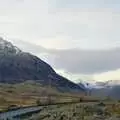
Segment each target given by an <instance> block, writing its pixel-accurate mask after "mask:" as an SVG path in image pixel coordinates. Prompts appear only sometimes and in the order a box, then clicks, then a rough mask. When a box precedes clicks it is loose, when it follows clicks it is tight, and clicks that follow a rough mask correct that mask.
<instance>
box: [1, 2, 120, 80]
mask: <svg viewBox="0 0 120 120" xmlns="http://www.w3.org/2000/svg"><path fill="white" fill-rule="evenodd" d="M119 32H120V0H84V1H83V0H0V36H2V37H4V38H5V39H8V40H10V41H12V42H13V43H14V44H16V45H17V46H19V47H20V48H21V49H23V50H25V51H28V52H31V53H34V54H36V55H37V56H39V57H40V58H42V59H43V60H45V61H46V62H48V63H49V64H51V65H52V66H53V67H54V69H56V71H58V72H59V73H61V74H62V75H64V76H67V77H69V78H70V79H72V80H76V79H86V80H101V81H106V80H111V79H119V80H120V63H119V61H120V35H119Z"/></svg>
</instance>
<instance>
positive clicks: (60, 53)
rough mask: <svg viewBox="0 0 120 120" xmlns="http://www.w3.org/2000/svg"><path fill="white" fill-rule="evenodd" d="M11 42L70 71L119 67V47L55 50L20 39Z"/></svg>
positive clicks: (105, 70) (93, 71)
mask: <svg viewBox="0 0 120 120" xmlns="http://www.w3.org/2000/svg"><path fill="white" fill-rule="evenodd" d="M13 43H14V44H16V45H17V46H18V47H20V48H23V49H24V51H28V52H31V53H33V54H36V55H37V56H39V57H40V58H42V59H43V60H45V61H46V62H48V63H49V64H50V65H52V66H53V67H54V68H56V69H64V70H66V71H68V72H71V73H81V74H93V73H101V72H107V71H110V70H116V69H119V68H120V48H115V49H108V50H81V49H66V50H65V49H63V50H57V49H46V48H43V47H41V46H39V45H34V44H30V43H27V42H21V41H16V42H15V41H14V42H13ZM43 53H46V54H43ZM43 55H44V56H43Z"/></svg>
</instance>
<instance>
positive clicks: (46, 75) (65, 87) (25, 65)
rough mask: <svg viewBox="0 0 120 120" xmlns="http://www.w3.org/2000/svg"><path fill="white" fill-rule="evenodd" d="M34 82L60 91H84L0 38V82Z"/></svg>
mask: <svg viewBox="0 0 120 120" xmlns="http://www.w3.org/2000/svg"><path fill="white" fill-rule="evenodd" d="M27 80H34V81H36V82H39V83H41V84H42V85H51V86H53V87H56V88H57V89H59V90H61V91H63V92H64V91H69V92H84V91H85V89H83V88H82V87H80V86H79V85H77V84H75V83H73V82H71V81H69V80H68V79H66V78H64V77H62V76H60V75H58V74H57V73H56V72H55V71H54V70H53V68H52V67H51V66H50V65H49V64H47V63H45V62H44V61H42V60H41V59H40V58H38V57H36V56H35V55H32V54H30V53H27V52H23V51H21V50H20V49H19V48H17V47H16V46H14V45H13V44H12V43H10V42H8V41H6V40H4V39H3V38H0V82H1V83H11V84H14V83H21V82H25V81H27Z"/></svg>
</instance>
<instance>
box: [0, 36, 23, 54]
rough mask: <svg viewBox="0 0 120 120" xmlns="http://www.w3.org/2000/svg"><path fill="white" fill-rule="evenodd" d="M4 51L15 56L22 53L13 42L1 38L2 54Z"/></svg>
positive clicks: (0, 50) (0, 49) (0, 48)
mask: <svg viewBox="0 0 120 120" xmlns="http://www.w3.org/2000/svg"><path fill="white" fill-rule="evenodd" d="M2 51H4V52H8V53H10V52H11V53H14V54H18V53H20V52H21V50H20V49H19V48H17V47H16V46H13V45H12V43H11V42H8V41H6V40H4V39H3V38H1V37H0V52H2Z"/></svg>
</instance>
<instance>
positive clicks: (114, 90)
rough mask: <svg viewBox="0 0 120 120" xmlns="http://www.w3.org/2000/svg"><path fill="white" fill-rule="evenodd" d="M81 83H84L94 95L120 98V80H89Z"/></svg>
mask: <svg viewBox="0 0 120 120" xmlns="http://www.w3.org/2000/svg"><path fill="white" fill-rule="evenodd" d="M80 84H84V85H85V87H86V89H87V91H90V94H91V96H93V97H94V96H95V97H101V98H106V97H109V98H112V99H120V94H119V93H120V80H108V81H105V82H95V81H93V82H88V81H87V82H84V83H82V82H81V83H80Z"/></svg>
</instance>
